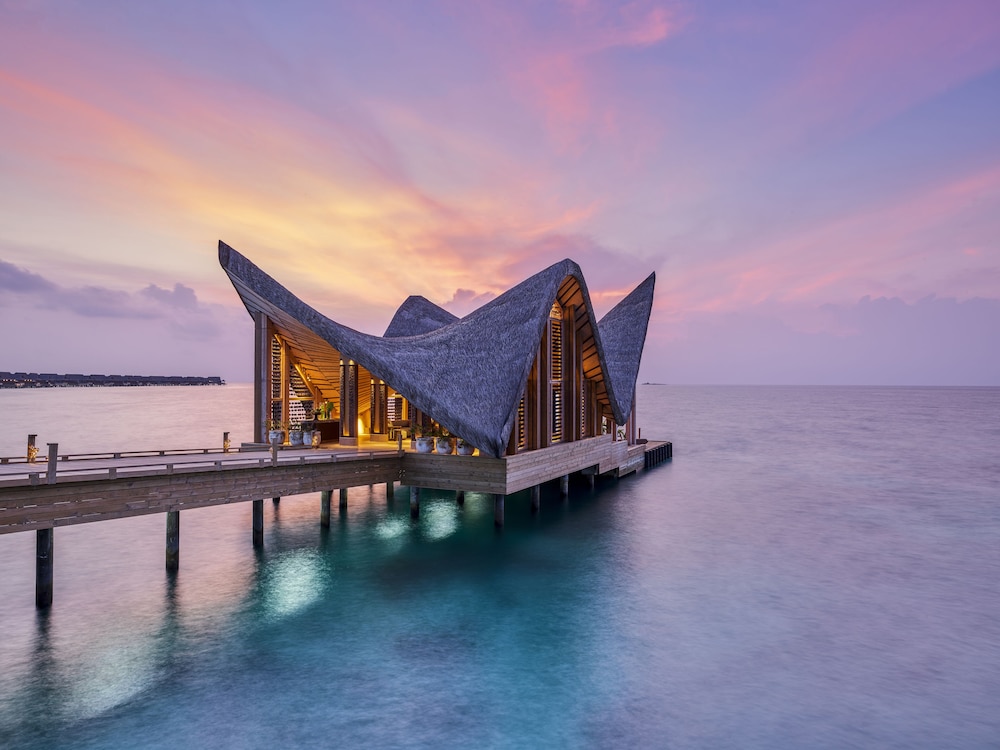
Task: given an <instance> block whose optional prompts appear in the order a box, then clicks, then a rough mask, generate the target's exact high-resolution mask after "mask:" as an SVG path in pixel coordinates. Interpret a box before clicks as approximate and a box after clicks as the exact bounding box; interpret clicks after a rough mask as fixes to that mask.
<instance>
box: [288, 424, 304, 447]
mask: <svg viewBox="0 0 1000 750" xmlns="http://www.w3.org/2000/svg"><path fill="white" fill-rule="evenodd" d="M288 444H289V445H302V425H301V424H299V423H298V422H293V423H292V426H291V428H290V429H289V430H288Z"/></svg>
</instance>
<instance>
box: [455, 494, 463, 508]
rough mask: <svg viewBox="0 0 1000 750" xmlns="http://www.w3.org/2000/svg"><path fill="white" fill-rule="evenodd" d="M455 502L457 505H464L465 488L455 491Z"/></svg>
mask: <svg viewBox="0 0 1000 750" xmlns="http://www.w3.org/2000/svg"><path fill="white" fill-rule="evenodd" d="M455 502H456V503H458V504H459V505H465V490H456V491H455Z"/></svg>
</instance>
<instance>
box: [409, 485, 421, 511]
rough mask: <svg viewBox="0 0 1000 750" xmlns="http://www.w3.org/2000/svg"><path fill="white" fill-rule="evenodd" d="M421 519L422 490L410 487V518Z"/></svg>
mask: <svg viewBox="0 0 1000 750" xmlns="http://www.w3.org/2000/svg"><path fill="white" fill-rule="evenodd" d="M419 517H420V488H419V487H410V518H419Z"/></svg>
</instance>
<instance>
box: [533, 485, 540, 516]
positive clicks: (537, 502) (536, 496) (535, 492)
mask: <svg viewBox="0 0 1000 750" xmlns="http://www.w3.org/2000/svg"><path fill="white" fill-rule="evenodd" d="M541 505H542V488H541V486H539V485H537V484H536V485H535V486H534V487H532V488H531V510H532V512H537V511H538V509H539V508H540V507H541Z"/></svg>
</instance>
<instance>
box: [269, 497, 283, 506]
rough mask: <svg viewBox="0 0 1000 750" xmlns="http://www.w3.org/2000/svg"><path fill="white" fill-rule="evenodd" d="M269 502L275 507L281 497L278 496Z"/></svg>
mask: <svg viewBox="0 0 1000 750" xmlns="http://www.w3.org/2000/svg"><path fill="white" fill-rule="evenodd" d="M271 502H272V503H274V504H275V505H277V504H278V503H280V502H281V497H280V496H279V497H272V498H271Z"/></svg>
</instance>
